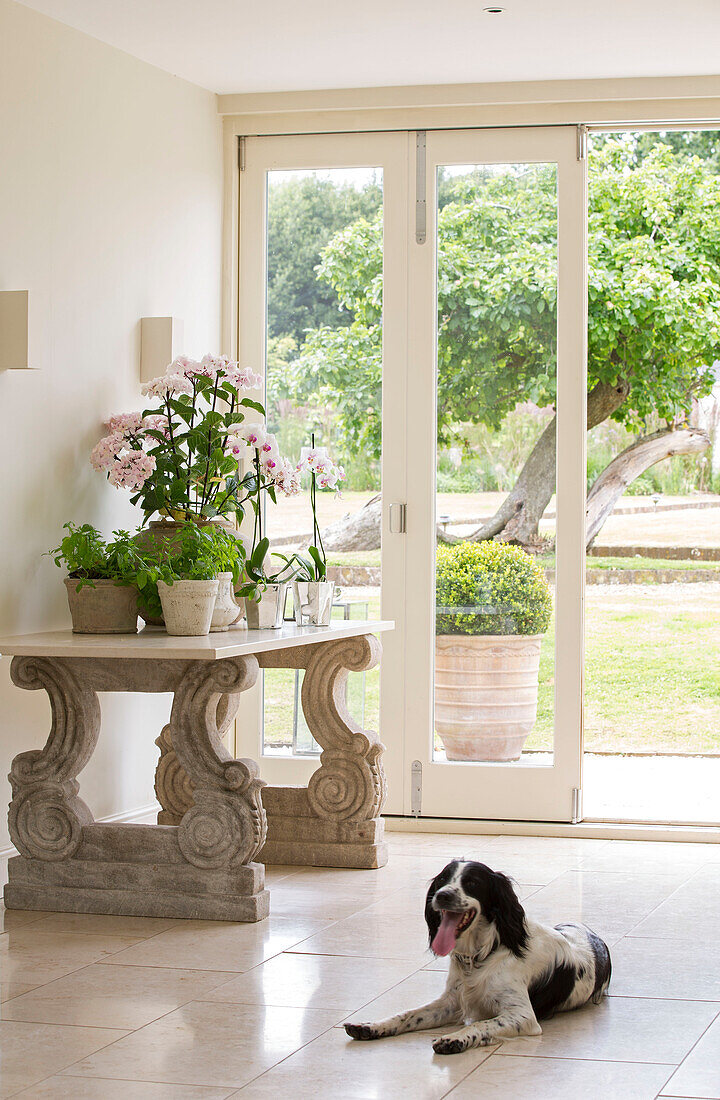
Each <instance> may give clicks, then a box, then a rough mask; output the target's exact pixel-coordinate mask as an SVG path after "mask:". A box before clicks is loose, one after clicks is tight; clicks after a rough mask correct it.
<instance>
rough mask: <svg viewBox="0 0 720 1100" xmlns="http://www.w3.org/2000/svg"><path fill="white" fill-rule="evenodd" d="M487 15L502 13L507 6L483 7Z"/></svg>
mask: <svg viewBox="0 0 720 1100" xmlns="http://www.w3.org/2000/svg"><path fill="white" fill-rule="evenodd" d="M483 11H484V12H485V14H486V15H502V13H503V12H504V11H505V8H483Z"/></svg>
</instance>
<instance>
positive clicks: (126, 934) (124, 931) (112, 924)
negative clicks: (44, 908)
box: [37, 913, 182, 943]
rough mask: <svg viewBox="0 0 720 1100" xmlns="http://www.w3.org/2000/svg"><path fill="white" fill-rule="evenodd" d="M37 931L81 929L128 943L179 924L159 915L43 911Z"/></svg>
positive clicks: (178, 921) (144, 938)
mask: <svg viewBox="0 0 720 1100" xmlns="http://www.w3.org/2000/svg"><path fill="white" fill-rule="evenodd" d="M42 918H43V919H42V926H38V929H37V931H39V932H85V933H88V932H90V933H92V934H93V935H105V934H108V935H111V936H122V937H123V939H126V940H127V941H128V943H139V942H140V941H141V940H147V939H149V938H150V937H151V936H157V934H158V932H165V931H166V930H167V929H168V928H172V927H173V926H175V925H178V924H182V921H180V920H166V919H164V918H161V917H107V916H102V915H100V914H97V913H43V914H42Z"/></svg>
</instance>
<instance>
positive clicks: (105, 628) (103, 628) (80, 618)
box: [65, 577, 138, 634]
mask: <svg viewBox="0 0 720 1100" xmlns="http://www.w3.org/2000/svg"><path fill="white" fill-rule="evenodd" d="M78 583H79V582H78V579H77V577H66V578H65V588H66V589H67V596H68V604H69V605H70V615H71V616H72V628H73V634H137V628H138V607H137V600H138V590H137V588H136V587H135V585H134V584H118V583H117V582H116V581H94V582H93V584H94V586H95V587H94V588H93V587H91V586H90V585H83V587H82V588H81V589H80V591H79V592H76V588H77V586H78Z"/></svg>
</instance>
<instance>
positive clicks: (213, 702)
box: [169, 656, 267, 868]
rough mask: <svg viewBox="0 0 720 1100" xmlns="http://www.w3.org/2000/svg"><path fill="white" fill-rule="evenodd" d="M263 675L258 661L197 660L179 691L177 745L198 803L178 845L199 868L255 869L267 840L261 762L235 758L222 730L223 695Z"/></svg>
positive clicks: (173, 724)
mask: <svg viewBox="0 0 720 1100" xmlns="http://www.w3.org/2000/svg"><path fill="white" fill-rule="evenodd" d="M257 674H258V663H257V659H256V658H255V657H252V656H248V657H230V658H226V659H225V660H222V661H213V662H207V661H196V662H193V664H191V665H190V667H189V668H188V670H187V673H186V675H185V677H184V678H183V681H182V683H181V684H180V686H179V687H178V688H176V690H175V698H174V701H173V707H172V714H171V716H170V731H169V733H170V739H171V743H172V746H173V749H174V751H175V753H176V754H177V758H178V761H179V764H180V766H181V767H182V768H183V769H184V771H185V772H186V773H187V776H188V779H189V781H190V782H191V783H192V797H193V804H192V805H191V806H190V807H189V808H187V809H186V810H185V813H184V814H183V817H182V819H181V820H180V824H179V826H178V843H179V845H180V851H181V852H182V854H183V856H184V857H185V859H186V860H187V861H188V863H191V864H193V865H194V866H195V867H201V868H219V867H229V866H239V865H243V864H246V863H249V862H251V861H252V860H253V859H254V857H255V856H256V855H257V853H258V852H259V851H260V849H261V848H262V846H263V844H264V842H265V837H266V833H267V822H266V817H265V810H264V808H263V804H262V799H261V797H260V792H261V789H262V787H263V786H264V784H263V782H262V780H261V779H260V778H259V769H258V766H257V764H256V762H255V761H254V760H234V759H233V758H232V757H231V756H230V753H229V752H228V751H227V749H226V748H225V746H224V744H223V743H222V740H221V727H220V728H219V727H218V704H219V701H220V698H221V696H223V695H237V694H239V693H240V692H241V691H245V690H247V689H248V688H250V687H252V685H253V684H254V683H255V680H256V679H257ZM221 726H222V723H221Z"/></svg>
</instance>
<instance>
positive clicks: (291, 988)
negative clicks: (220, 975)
mask: <svg viewBox="0 0 720 1100" xmlns="http://www.w3.org/2000/svg"><path fill="white" fill-rule="evenodd" d="M414 969H415V968H414V964H413V963H410V962H403V961H402V960H401V959H366V958H352V957H350V956H340V955H301V954H294V953H291V952H284V953H283V954H282V955H276V956H275V957H274V958H272V959H269V960H268V962H265V963H262V964H261V965H260V966H256V967H255V968H254V969H253V970H250V971H248V972H247V973H246V974H243V975H242V976H241V977H239V978H235V979H234V981H231V982H227V983H225V984H223V985H220V986H218V987H217V988H216V989H214V990H213V991H212V992H211V993H207V994H206V995H205V996H203V997H197V998H196V999H197V1000H203V1001H213V1002H216V1001H223V1002H231V1003H235V1004H267V1005H279V1006H286V1007H288V1008H306V1007H307V1008H333V1009H335V1008H337V1009H340V1010H341V1011H342V1012H343V1013H346V1012H352V1011H353V1010H354V1009H356V1008H360V1006H361V1005H364V1004H366V1003H367V1002H368V1001H371V1000H373V999H374V998H375V997H378V996H379V995H380V994H381V993H383V992H384V991H385V990H386V989H389V988H390V987H391V986H393V985H396V984H397V983H398V982H401V981H403V979H404V978H407V977H408V976H409V975H410V974H411V973H413V971H414Z"/></svg>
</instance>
